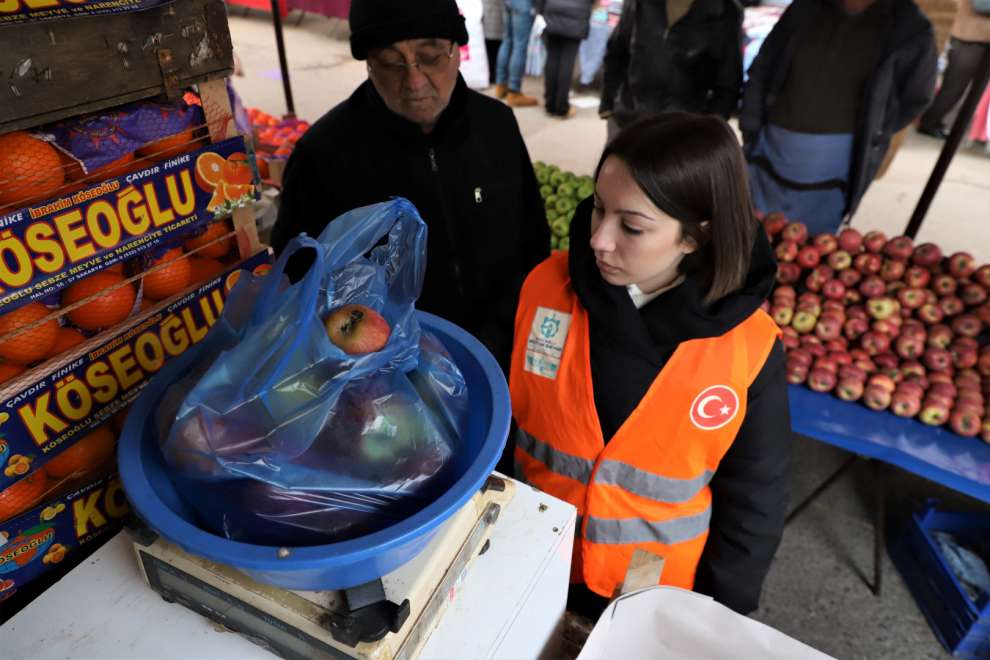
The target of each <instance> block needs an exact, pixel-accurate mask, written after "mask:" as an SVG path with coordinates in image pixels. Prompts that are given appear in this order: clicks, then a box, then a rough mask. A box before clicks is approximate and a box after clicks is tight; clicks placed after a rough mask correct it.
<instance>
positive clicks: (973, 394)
mask: <svg viewBox="0 0 990 660" xmlns="http://www.w3.org/2000/svg"><path fill="white" fill-rule="evenodd" d="M986 404H987V400H986V398H985V397H984V396H983V394H982V393H980V392H979V391H978V390H960V391H959V396H958V397H956V406H957V407H963V406H967V407H971V408H975V409H976V410H979V411H983V410H985V409H986Z"/></svg>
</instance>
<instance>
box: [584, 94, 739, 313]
mask: <svg viewBox="0 0 990 660" xmlns="http://www.w3.org/2000/svg"><path fill="white" fill-rule="evenodd" d="M609 156H615V157H616V158H618V159H619V160H621V161H622V162H623V163H625V165H626V167H628V168H629V171H630V172H631V173H632V176H633V179H634V180H635V181H636V184H637V185H638V186H639V187H640V189H641V190H642V191H643V193H645V194H646V196H647V197H649V199H650V201H651V202H653V205H654V206H656V207H657V208H658V209H660V210H661V211H663V212H664V213H666V214H667V215H669V216H670V217H672V218H674V219H676V220H678V221H680V224H681V238H682V240H686V241H689V242H691V243H693V244H694V245H696V246H697V249H696V250H695V251H694V252H693V253H691V254H689V255H687V256H685V257H684V259H683V260H682V261H681V265H680V271H681V272H682V273H686V274H687V273H696V274H698V275H700V276H701V277H702V278H703V283H702V285H703V287H704V290H706V295H705V302H707V303H711V302H714V301H716V300H719V299H720V298H723V297H725V296H726V295H728V294H730V293H733V292H734V291H738V290H739V289H740V288H742V286H743V284H744V282H745V281H746V275H747V273H748V272H749V262H750V256H751V254H752V251H753V240H754V238H755V234H754V232H756V230H757V222H756V218H755V217H754V215H753V206H752V201H751V200H750V196H749V179H748V177H747V174H746V162H745V159H744V158H743V154H742V150H741V149H740V148H739V142H738V140H737V139H736V135H735V133H733V132H732V129H731V128H729V125H728V124H727V123H725V121H723V120H722V119H719V118H717V117H711V116H705V115H691V114H686V113H681V112H675V113H670V114H663V115H658V116H656V117H651V118H649V119H645V120H642V121H639V122H637V123H635V124H632V125H630V126H629V127H627V128H626V129H624V130H623V131H622V132H621V133H619V135H617V136H616V137H615V139H614V140H612V142H610V143H609V144H608V145H607V146H606V147H605V151H604V153H602V158H601V160H600V161H599V162H598V168H597V169H596V170H595V180H596V181H597V179H598V174H599V172H600V171H601V168H602V165H603V164H604V163H605V160H606V159H607V158H608V157H609ZM706 223H707V224H706Z"/></svg>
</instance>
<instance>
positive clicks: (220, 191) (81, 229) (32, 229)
mask: <svg viewBox="0 0 990 660" xmlns="http://www.w3.org/2000/svg"><path fill="white" fill-rule="evenodd" d="M246 158H247V157H246V155H245V146H244V139H243V138H242V137H239V136H238V137H233V138H230V139H227V140H223V141H222V142H219V143H217V144H212V145H209V146H207V147H203V148H202V149H198V150H196V151H193V152H191V153H186V154H181V155H178V156H175V157H174V158H170V159H168V160H165V161H162V162H159V163H150V164H149V165H148V166H147V167H146V168H144V169H141V170H139V171H136V172H132V173H128V174H125V175H122V176H117V177H114V178H110V179H107V180H104V181H100V182H98V183H94V184H91V185H89V186H87V187H85V188H83V189H81V190H75V191H72V192H70V193H69V194H66V195H62V196H58V197H55V198H52V199H49V200H47V201H45V202H42V203H38V204H35V205H32V206H28V207H24V208H21V209H19V210H17V211H12V212H9V213H6V214H5V215H2V216H0V229H2V231H0V314H3V313H6V312H9V311H12V310H14V309H16V308H17V307H20V306H22V305H25V304H27V303H29V302H32V301H39V300H44V299H46V298H50V297H51V296H53V295H54V294H57V293H59V292H60V291H62V290H63V289H66V288H68V287H70V286H71V285H72V284H74V283H75V282H77V281H79V280H80V279H82V278H85V277H87V276H89V275H92V274H94V273H96V272H99V271H101V270H104V269H107V268H111V267H115V266H117V265H118V264H123V263H124V262H125V261H127V260H130V259H132V258H134V257H136V256H138V255H140V254H142V253H144V252H147V251H149V250H152V249H154V248H157V247H159V246H161V245H164V244H165V243H166V242H167V241H168V240H169V239H172V238H175V237H179V236H182V235H185V234H188V233H192V232H194V231H195V230H196V229H198V228H200V227H202V226H204V225H205V224H206V223H208V222H210V221H212V220H214V219H216V218H219V217H224V216H226V215H229V214H230V213H231V212H232V211H233V210H234V209H235V208H239V207H243V206H249V205H250V204H252V203H253V201H254V195H255V188H254V185H253V179H254V174H253V170H252V169H251V167H250V165H249V164H248V163H247V160H246ZM229 169H236V170H238V171H237V173H236V174H235V175H231V174H229V173H228V172H227V170H229ZM231 178H236V181H229V180H228V179H231Z"/></svg>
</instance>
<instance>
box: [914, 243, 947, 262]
mask: <svg viewBox="0 0 990 660" xmlns="http://www.w3.org/2000/svg"><path fill="white" fill-rule="evenodd" d="M911 261H913V262H914V263H916V264H918V265H919V266H924V267H925V268H931V267H932V266H935V265H936V264H938V262H940V261H942V250H940V249H939V247H938V246H937V245H935V244H934V243H922V244H921V245H919V246H918V247H916V248H915V249H914V254H912V255H911Z"/></svg>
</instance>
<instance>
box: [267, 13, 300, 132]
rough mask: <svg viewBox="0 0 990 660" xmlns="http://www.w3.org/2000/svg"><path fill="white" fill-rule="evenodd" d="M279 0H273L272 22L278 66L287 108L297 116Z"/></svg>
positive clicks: (291, 113)
mask: <svg viewBox="0 0 990 660" xmlns="http://www.w3.org/2000/svg"><path fill="white" fill-rule="evenodd" d="M279 10H280V7H279V0H272V23H274V24H275V46H276V47H277V48H278V66H279V69H281V71H282V89H283V90H284V91H285V108H286V110H288V113H289V114H290V115H292V116H293V117H295V116H296V104H295V103H293V102H292V83H291V82H290V81H289V64H288V62H287V61H286V59H285V37H284V35H283V34H282V14H281V12H280V11H279Z"/></svg>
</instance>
